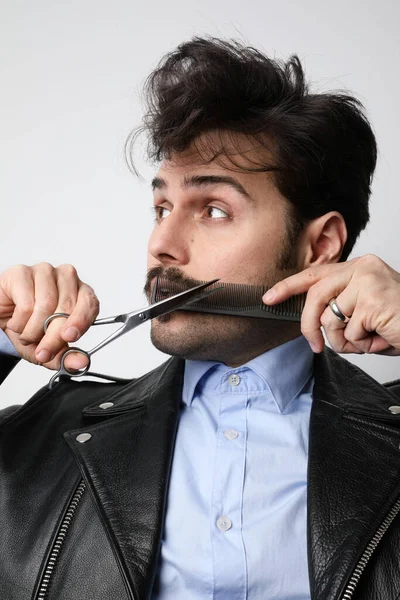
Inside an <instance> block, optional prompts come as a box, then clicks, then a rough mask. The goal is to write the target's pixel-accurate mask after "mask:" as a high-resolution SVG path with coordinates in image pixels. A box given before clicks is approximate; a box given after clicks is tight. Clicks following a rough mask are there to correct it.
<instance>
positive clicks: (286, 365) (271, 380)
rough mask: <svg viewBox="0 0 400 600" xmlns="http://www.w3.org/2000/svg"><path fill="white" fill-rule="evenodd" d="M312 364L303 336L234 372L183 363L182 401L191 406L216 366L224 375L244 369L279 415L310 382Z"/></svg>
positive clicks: (212, 363)
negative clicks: (255, 376) (262, 386)
mask: <svg viewBox="0 0 400 600" xmlns="http://www.w3.org/2000/svg"><path fill="white" fill-rule="evenodd" d="M313 363H314V353H313V351H312V350H311V348H310V345H309V343H308V341H307V340H306V338H305V337H304V336H303V335H300V336H299V337H297V338H295V339H293V340H290V341H289V342H286V343H285V344H281V345H279V346H276V347H275V348H272V349H271V350H268V351H267V352H264V353H263V354H260V355H259V356H257V357H256V358H253V359H252V360H250V361H249V362H247V363H246V364H245V365H241V366H240V367H238V368H236V369H235V368H232V367H227V366H226V365H224V364H223V363H220V362H216V361H208V360H207V361H202V360H186V361H185V375H184V381H183V391H182V400H183V402H184V403H185V404H187V405H188V406H190V405H191V403H192V400H193V397H194V395H195V393H196V388H197V385H198V383H199V382H200V380H201V379H203V378H204V377H205V376H206V374H208V375H209V374H210V373H211V371H213V370H214V369H217V368H218V367H219V366H222V367H224V374H226V373H227V372H229V373H235V372H238V371H239V370H243V369H244V368H246V367H247V368H248V369H250V370H252V371H254V373H257V374H258V375H259V376H260V377H261V379H262V380H263V381H264V382H265V384H266V386H267V387H268V388H269V390H270V391H271V394H272V397H273V399H274V401H275V404H276V405H277V408H278V410H279V412H283V411H284V410H285V408H286V407H287V405H288V404H289V403H290V402H291V401H292V400H293V398H295V397H296V396H297V395H298V394H299V393H300V392H301V390H302V389H303V387H304V386H305V384H306V383H307V381H308V380H309V378H310V376H311V375H312V373H313ZM203 381H204V379H203Z"/></svg>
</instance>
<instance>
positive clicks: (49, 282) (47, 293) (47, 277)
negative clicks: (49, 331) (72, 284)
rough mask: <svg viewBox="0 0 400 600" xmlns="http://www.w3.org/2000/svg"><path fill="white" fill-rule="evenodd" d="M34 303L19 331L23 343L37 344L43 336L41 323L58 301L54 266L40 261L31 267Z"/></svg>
mask: <svg viewBox="0 0 400 600" xmlns="http://www.w3.org/2000/svg"><path fill="white" fill-rule="evenodd" d="M33 279H34V286H35V304H34V307H33V311H32V314H31V316H30V318H29V320H28V322H27V323H26V325H25V327H24V329H23V331H22V332H21V337H20V341H21V343H23V344H34V343H35V344H37V343H39V342H40V340H41V339H42V338H43V336H44V331H43V323H44V321H45V320H46V319H47V318H48V317H49V316H50V315H52V314H53V312H54V310H55V308H56V306H57V302H58V289H57V286H56V283H55V280H54V267H53V266H52V265H50V264H48V263H42V264H40V265H37V266H36V267H34V268H33Z"/></svg>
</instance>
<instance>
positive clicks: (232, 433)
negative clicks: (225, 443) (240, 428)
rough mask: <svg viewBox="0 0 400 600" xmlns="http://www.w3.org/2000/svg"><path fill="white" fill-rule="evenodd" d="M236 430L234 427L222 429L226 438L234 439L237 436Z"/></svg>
mask: <svg viewBox="0 0 400 600" xmlns="http://www.w3.org/2000/svg"><path fill="white" fill-rule="evenodd" d="M238 435H239V434H238V432H237V431H235V430H234V429H225V431H224V436H225V437H226V438H227V439H228V440H236V438H237V437H238Z"/></svg>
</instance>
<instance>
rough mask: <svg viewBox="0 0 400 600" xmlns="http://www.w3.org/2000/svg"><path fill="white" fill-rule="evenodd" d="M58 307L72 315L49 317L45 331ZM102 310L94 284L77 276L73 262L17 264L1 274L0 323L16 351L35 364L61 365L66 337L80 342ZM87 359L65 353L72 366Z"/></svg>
mask: <svg viewBox="0 0 400 600" xmlns="http://www.w3.org/2000/svg"><path fill="white" fill-rule="evenodd" d="M56 312H63V313H67V314H69V315H70V317H69V318H68V319H66V318H57V319H54V320H53V321H51V323H50V324H49V327H48V329H47V332H46V335H45V334H44V331H43V326H44V322H45V320H46V319H47V317H49V316H50V315H52V314H54V313H56ZM98 314H99V301H98V299H97V297H96V295H95V293H94V291H93V289H92V288H91V287H90V286H89V285H87V284H86V283H83V282H82V281H81V280H80V279H79V277H78V274H77V272H76V270H75V268H74V267H73V266H72V265H60V266H59V267H53V266H52V265H50V264H48V263H40V264H38V265H34V266H32V267H28V266H25V265H17V266H15V267H11V268H10V269H8V270H7V271H4V272H3V273H2V274H1V275H0V328H1V329H2V330H3V331H4V332H5V333H6V335H7V336H8V337H9V338H10V340H11V342H12V343H13V345H14V347H15V349H16V351H17V352H18V354H19V355H20V356H21V357H22V358H24V359H25V360H28V361H29V362H32V363H34V364H44V366H45V367H47V368H49V369H58V368H59V365H60V357H61V355H62V354H63V353H64V352H65V350H67V349H68V344H67V342H76V340H78V339H79V338H80V337H81V336H82V335H83V334H84V333H85V331H87V329H88V328H89V327H90V325H91V324H92V323H93V321H94V320H95V319H96V317H97V315H98ZM86 364H87V359H86V358H85V357H84V356H82V355H80V354H71V355H69V356H68V357H67V359H66V366H67V367H69V368H71V369H80V368H82V367H84V366H86Z"/></svg>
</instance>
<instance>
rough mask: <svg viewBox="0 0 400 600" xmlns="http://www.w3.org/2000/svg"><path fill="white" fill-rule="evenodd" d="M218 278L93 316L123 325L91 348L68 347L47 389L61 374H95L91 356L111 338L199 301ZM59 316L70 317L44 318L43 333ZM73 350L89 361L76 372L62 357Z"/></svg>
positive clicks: (100, 320) (209, 291)
mask: <svg viewBox="0 0 400 600" xmlns="http://www.w3.org/2000/svg"><path fill="white" fill-rule="evenodd" d="M217 281H219V279H213V280H212V281H207V282H206V283H202V284H200V285H197V286H195V287H193V288H190V289H189V290H185V291H184V292H180V293H179V294H175V295H174V296H170V297H169V298H166V299H165V300H161V301H160V302H155V303H154V304H150V305H149V306H146V307H145V308H141V309H139V310H135V311H133V312H129V313H125V314H122V315H117V316H115V317H105V318H104V319H96V321H94V322H93V323H92V325H108V324H110V323H123V325H122V327H120V328H119V329H117V331H115V332H114V333H112V334H111V335H109V336H108V337H107V338H106V339H105V340H103V341H102V342H100V343H99V344H97V346H95V347H94V348H93V349H92V350H89V351H87V350H82V349H81V348H76V347H70V348H69V349H68V350H66V352H64V354H63V355H62V357H61V364H60V369H59V370H58V371H57V373H55V374H54V375H53V376H52V378H51V379H50V381H49V389H52V387H53V384H54V382H55V381H56V379H58V378H59V377H60V376H61V375H67V376H68V377H82V376H83V375H97V374H95V373H89V369H90V365H91V356H92V355H93V354H94V353H95V352H97V351H98V350H101V348H104V346H106V345H107V344H109V343H110V342H112V341H114V340H115V339H117V338H118V337H120V336H121V335H124V333H127V332H128V331H130V330H131V329H134V328H135V327H137V326H138V325H141V324H142V323H145V322H146V321H148V320H149V319H154V318H155V317H161V316H162V315H166V314H167V313H170V312H172V311H174V310H177V309H178V308H180V307H182V306H184V305H185V304H188V303H189V301H190V302H192V301H193V300H200V299H201V298H204V297H206V296H208V295H210V294H213V293H214V292H216V291H217V290H218V289H220V288H213V289H212V290H207V291H204V290H205V289H206V288H207V287H208V286H210V285H212V284H213V283H216V282H217ZM58 317H69V315H68V314H67V313H55V314H54V315H51V316H50V317H48V318H47V319H46V321H45V322H44V332H45V333H46V331H47V328H48V326H49V324H50V323H51V321H52V320H53V319H56V318H58ZM72 352H77V353H78V354H83V355H84V356H86V358H87V359H88V364H87V365H86V367H84V368H83V369H79V370H76V371H70V370H69V369H68V368H67V367H66V366H65V359H66V358H67V356H68V354H72ZM100 377H102V378H103V379H113V378H110V377H107V376H106V375H100Z"/></svg>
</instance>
